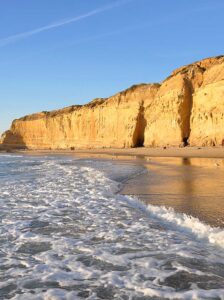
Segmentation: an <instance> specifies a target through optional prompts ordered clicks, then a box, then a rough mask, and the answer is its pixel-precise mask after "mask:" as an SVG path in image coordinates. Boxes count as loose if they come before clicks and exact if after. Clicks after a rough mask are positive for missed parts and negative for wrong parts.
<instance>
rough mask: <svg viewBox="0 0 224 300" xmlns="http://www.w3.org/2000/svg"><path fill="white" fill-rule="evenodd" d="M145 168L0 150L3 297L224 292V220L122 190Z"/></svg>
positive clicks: (218, 295) (219, 295) (206, 295)
mask: <svg viewBox="0 0 224 300" xmlns="http://www.w3.org/2000/svg"><path fill="white" fill-rule="evenodd" d="M144 171H145V170H144V168H143V167H140V166H137V165H126V166H121V165H119V163H112V162H109V161H96V160H95V161H94V160H88V159H75V158H73V157H69V156H68V157H65V156H53V155H52V156H36V157H35V156H25V155H10V154H1V155H0V299H22V300H26V299H36V300H40V299H46V300H52V299H71V300H72V299H124V300H128V299H133V300H147V299H224V230H223V229H221V228H215V227H211V226H209V225H207V224H204V223H202V222H200V221H199V220H198V219H196V218H193V217H191V216H187V215H184V214H180V213H176V212H175V211H174V210H172V209H167V208H165V207H159V206H153V205H145V204H143V203H141V202H140V201H138V199H135V198H134V197H129V196H124V195H120V194H119V190H120V188H121V185H122V182H123V181H125V180H127V178H131V177H132V176H136V175H137V174H139V173H141V172H144ZM211 201H212V199H211Z"/></svg>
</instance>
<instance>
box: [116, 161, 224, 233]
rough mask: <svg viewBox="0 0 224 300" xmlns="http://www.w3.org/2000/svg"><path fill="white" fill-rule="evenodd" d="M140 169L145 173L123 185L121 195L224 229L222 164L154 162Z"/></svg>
mask: <svg viewBox="0 0 224 300" xmlns="http://www.w3.org/2000/svg"><path fill="white" fill-rule="evenodd" d="M144 165H145V167H146V168H147V173H146V174H142V175H140V176H138V177H136V178H133V179H130V180H129V181H128V182H126V184H125V185H124V187H123V189H122V191H121V193H122V194H126V195H134V196H136V197H138V198H139V199H140V200H141V201H143V202H144V203H146V204H147V203H150V204H153V205H164V206H166V207H172V208H173V209H174V210H175V211H176V212H181V213H185V214H187V215H191V216H194V217H196V218H198V219H199V220H201V221H203V222H205V223H207V224H209V225H211V226H219V227H223V228H224V184H223V183H224V160H222V159H216V160H214V159H201V158H154V159H152V160H151V161H149V162H147V163H146V164H144Z"/></svg>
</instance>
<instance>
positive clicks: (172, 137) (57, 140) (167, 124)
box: [1, 56, 224, 149]
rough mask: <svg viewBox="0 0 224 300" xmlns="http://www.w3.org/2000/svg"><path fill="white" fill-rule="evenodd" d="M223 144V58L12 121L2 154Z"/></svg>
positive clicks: (3, 137) (3, 140)
mask: <svg viewBox="0 0 224 300" xmlns="http://www.w3.org/2000/svg"><path fill="white" fill-rule="evenodd" d="M187 144H190V145H192V146H210V145H211V146H218V145H222V144H224V56H219V57H213V58H208V59H204V60H202V61H199V62H196V63H193V64H191V65H188V66H184V67H181V68H179V69H177V70H175V71H174V72H173V73H172V74H171V75H170V76H169V77H168V78H167V79H165V80H164V81H163V82H161V83H160V84H141V85H136V86H132V87H131V88H129V89H127V90H125V91H123V92H120V93H118V94H116V95H114V96H112V97H110V98H106V99H95V100H93V101H92V102H90V103H89V104H87V105H83V106H71V107H68V108H64V109H61V110H56V111H52V112H41V113H37V114H33V115H29V116H25V117H23V118H21V119H17V120H14V121H13V123H12V125H11V128H10V130H8V131H6V132H5V133H4V134H3V135H2V138H1V147H2V148H27V149H73V148H102V147H117V148H123V147H137V146H145V147H152V146H179V145H187Z"/></svg>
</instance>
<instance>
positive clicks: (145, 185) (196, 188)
mask: <svg viewBox="0 0 224 300" xmlns="http://www.w3.org/2000/svg"><path fill="white" fill-rule="evenodd" d="M23 153H26V154H28V155H38V156H39V155H43V154H47V155H65V156H73V157H79V158H82V159H88V158H90V159H96V160H103V161H104V160H106V161H107V160H109V161H113V162H114V163H115V164H118V165H119V166H121V167H122V168H126V167H127V165H135V166H142V167H143V168H145V172H143V173H141V174H136V176H134V178H130V179H129V178H123V179H122V189H121V194H124V195H131V196H134V197H136V198H137V199H139V200H140V201H142V202H144V203H145V204H152V205H159V206H165V207H166V208H172V209H174V210H175V211H176V212H179V213H184V214H187V215H190V216H193V217H196V218H198V219H199V220H200V221H202V222H205V223H206V224H209V225H210V226H216V227H217V226H218V227H224V211H223V201H224V186H223V172H224V148H223V147H204V148H199V147H185V148H172V147H171V148H166V149H163V148H129V149H83V150H73V151H64V150H58V151H55V150H54V151H50V152H49V151H47V150H42V151H25V152H23Z"/></svg>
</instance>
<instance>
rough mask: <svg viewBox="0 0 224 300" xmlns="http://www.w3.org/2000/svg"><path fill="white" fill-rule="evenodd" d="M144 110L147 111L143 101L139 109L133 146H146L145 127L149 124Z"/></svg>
mask: <svg viewBox="0 0 224 300" xmlns="http://www.w3.org/2000/svg"><path fill="white" fill-rule="evenodd" d="M144 111H145V108H144V105H143V103H141V105H140V107H139V111H138V116H137V119H136V125H135V130H134V134H133V141H132V147H143V146H144V139H145V128H146V125H147V121H146V119H145V115H144Z"/></svg>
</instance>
